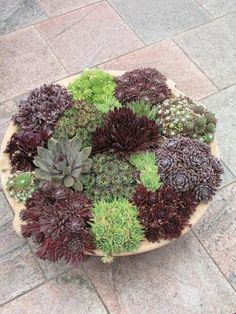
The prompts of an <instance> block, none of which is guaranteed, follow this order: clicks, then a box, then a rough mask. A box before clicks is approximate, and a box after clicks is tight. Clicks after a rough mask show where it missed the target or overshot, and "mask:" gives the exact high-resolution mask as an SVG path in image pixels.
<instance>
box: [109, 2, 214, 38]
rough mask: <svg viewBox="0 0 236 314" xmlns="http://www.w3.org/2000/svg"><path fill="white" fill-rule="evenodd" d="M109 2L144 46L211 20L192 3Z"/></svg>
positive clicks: (196, 4)
mask: <svg viewBox="0 0 236 314" xmlns="http://www.w3.org/2000/svg"><path fill="white" fill-rule="evenodd" d="M109 1H110V3H112V4H113V5H114V7H115V8H116V9H117V10H118V12H119V13H120V14H121V16H122V17H123V18H124V20H125V21H126V23H128V24H129V25H130V26H131V27H132V28H133V29H134V30H135V32H136V33H137V34H138V36H140V37H141V38H142V39H143V40H144V41H145V43H146V44H151V43H154V42H157V41H160V40H162V39H166V38H168V37H170V36H173V35H175V34H177V33H179V32H182V31H184V30H186V29H188V28H191V27H194V26H197V25H200V24H202V23H205V22H207V21H210V20H211V17H210V15H209V14H207V13H206V11H205V10H204V9H203V8H202V7H201V6H200V5H199V4H198V3H196V2H195V1H189V0H178V1H176V0H165V1H160V0H148V1H137V0H129V1H126V0H109Z"/></svg>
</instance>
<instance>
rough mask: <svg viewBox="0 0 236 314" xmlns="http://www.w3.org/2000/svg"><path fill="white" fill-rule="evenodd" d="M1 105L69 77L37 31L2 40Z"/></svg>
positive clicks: (29, 29)
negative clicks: (43, 85) (36, 88)
mask: <svg viewBox="0 0 236 314" xmlns="http://www.w3.org/2000/svg"><path fill="white" fill-rule="evenodd" d="M0 56H1V59H2V60H1V63H0V73H1V76H0V86H1V89H0V102H3V101H5V100H9V99H11V98H13V97H14V96H17V95H20V94H23V93H25V92H27V91H28V90H30V89H33V88H35V87H38V86H39V85H41V84H44V83H49V82H52V81H55V80H58V79H60V78H63V77H65V76H67V72H66V70H65V69H64V68H63V66H62V65H61V64H60V62H59V61H58V59H57V58H56V57H55V55H54V54H53V53H52V51H51V50H50V48H49V47H47V45H46V44H45V41H44V39H43V38H42V37H41V35H40V34H39V32H38V31H37V30H36V29H35V28H34V27H29V28H25V29H24V30H20V31H17V32H14V33H11V34H8V35H4V36H2V37H0Z"/></svg>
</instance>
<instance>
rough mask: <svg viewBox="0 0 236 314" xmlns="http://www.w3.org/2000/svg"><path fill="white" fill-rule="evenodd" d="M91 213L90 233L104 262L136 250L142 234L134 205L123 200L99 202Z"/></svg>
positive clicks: (142, 237) (142, 236)
mask: <svg viewBox="0 0 236 314" xmlns="http://www.w3.org/2000/svg"><path fill="white" fill-rule="evenodd" d="M92 213H93V218H92V221H91V223H90V224H91V232H92V234H93V236H94V239H95V242H96V247H97V249H100V250H102V252H103V254H104V256H103V259H102V260H103V261H104V262H111V261H112V260H113V254H119V253H122V252H135V251H136V250H137V249H138V247H139V245H140V242H141V241H142V240H143V239H144V232H143V228H142V227H141V225H140V223H139V220H138V210H137V207H136V206H135V205H133V204H132V203H130V202H129V201H128V200H127V199H125V198H118V199H114V200H113V201H111V202H106V201H99V202H97V203H95V204H94V205H93V207H92Z"/></svg>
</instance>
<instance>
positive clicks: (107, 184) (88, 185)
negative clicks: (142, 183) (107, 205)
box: [82, 154, 138, 201]
mask: <svg viewBox="0 0 236 314" xmlns="http://www.w3.org/2000/svg"><path fill="white" fill-rule="evenodd" d="M137 177H138V173H137V171H136V170H135V168H134V167H133V166H132V165H131V164H130V163H129V162H128V161H126V160H121V159H117V158H116V157H115V156H112V155H105V154H97V155H96V156H94V157H93V159H92V170H91V173H90V174H88V175H84V176H83V178H82V182H83V186H84V192H85V194H86V195H87V196H88V197H89V198H91V199H92V200H93V201H98V200H106V201H111V200H113V199H115V198H117V197H125V198H127V199H132V197H133V194H134V192H135V188H136V185H137Z"/></svg>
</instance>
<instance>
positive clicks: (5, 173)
mask: <svg viewBox="0 0 236 314" xmlns="http://www.w3.org/2000/svg"><path fill="white" fill-rule="evenodd" d="M107 72H109V73H111V74H112V75H114V76H119V75H122V74H123V73H124V71H107ZM78 76H79V75H74V76H70V77H68V78H65V79H63V80H60V81H58V82H57V83H59V84H61V85H64V86H65V87H67V86H68V85H69V83H71V82H72V81H73V80H74V79H75V78H77V77H78ZM167 84H168V86H169V88H170V89H171V90H172V94H173V97H176V96H178V95H183V94H182V93H181V92H180V91H179V90H178V89H176V87H175V83H174V82H173V81H171V80H169V79H168V80H167ZM15 129H16V128H15V126H14V125H13V123H11V124H10V125H9V127H8V129H7V131H6V133H5V135H4V138H3V141H2V146H1V151H0V175H1V183H2V188H3V192H4V194H5V197H6V199H7V201H8V203H9V205H10V206H11V209H12V210H13V213H14V219H13V227H14V229H15V230H16V233H17V234H18V235H19V236H21V225H22V224H23V221H22V220H21V219H20V211H21V210H22V209H24V205H22V204H19V203H17V202H16V201H15V199H14V198H12V197H11V196H10V195H9V193H8V191H7V190H6V182H7V178H8V177H9V175H10V169H11V166H10V161H9V157H8V154H6V153H4V151H5V148H6V145H7V143H8V141H9V140H10V138H11V136H12V134H13V133H14V132H15ZM210 147H211V152H212V154H213V155H214V156H215V157H217V158H219V149H218V145H217V142H216V141H213V142H212V143H211V145H210ZM209 205H210V202H207V203H203V202H202V203H200V204H199V205H198V206H197V207H196V210H195V212H194V213H193V215H192V216H191V219H190V221H189V223H190V225H191V226H194V225H195V224H196V223H197V222H198V220H200V218H201V217H202V216H203V215H204V213H205V212H206V210H207V208H208V207H209ZM190 229H191V227H185V228H184V229H183V231H182V234H181V235H183V234H185V233H186V232H188V231H189V230H190ZM175 240H176V239H173V240H161V241H160V242H155V243H152V242H149V241H147V240H143V241H142V242H141V244H140V246H139V249H138V250H137V251H136V252H123V253H121V254H114V256H127V255H134V254H140V253H144V252H148V251H152V250H155V249H158V248H160V247H162V246H164V245H166V244H168V243H171V242H173V241H175ZM85 254H87V255H97V256H103V255H104V254H103V253H102V251H101V250H94V251H93V253H90V252H85Z"/></svg>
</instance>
